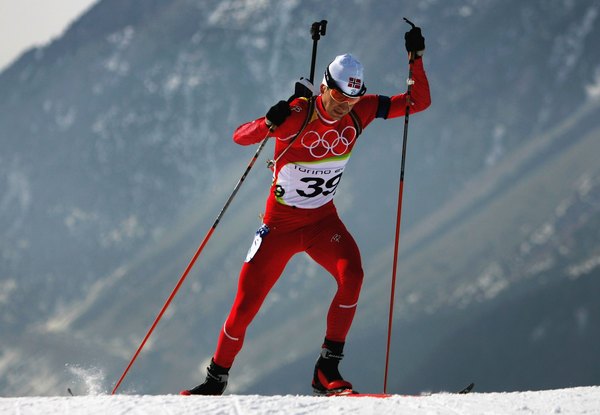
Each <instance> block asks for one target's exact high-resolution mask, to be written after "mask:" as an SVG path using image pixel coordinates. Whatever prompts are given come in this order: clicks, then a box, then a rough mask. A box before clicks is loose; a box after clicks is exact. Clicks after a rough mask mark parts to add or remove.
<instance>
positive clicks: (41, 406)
mask: <svg viewBox="0 0 600 415" xmlns="http://www.w3.org/2000/svg"><path fill="white" fill-rule="evenodd" d="M598 402H600V387H599V386H591V387H580V388H572V389H557V390H548V391H537V392H512V393H473V394H470V395H455V394H447V393H440V394H434V395H430V396H418V397H414V396H399V395H396V396H394V397H391V398H387V399H378V398H347V397H344V398H319V397H311V396H291V395H288V396H258V395H227V396H221V397H185V396H177V395H158V396H140V395H119V396H110V395H100V396H81V397H45V398H1V399H0V412H1V413H3V414H46V415H52V414H60V415H63V414H71V413H77V414H112V415H116V414H126V413H143V414H180V415H183V414H197V413H200V412H201V413H202V414H206V415H211V414H215V415H216V414H248V415H250V414H254V415H257V414H286V415H295V414H298V415H300V414H328V415H329V414H392V413H393V414H407V415H420V414H427V415H437V414H439V415H442V414H450V413H460V414H462V415H469V414H477V415H480V414H488V415H493V414H516V413H523V414H600V408H599V405H598Z"/></svg>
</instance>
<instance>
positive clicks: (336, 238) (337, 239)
mask: <svg viewBox="0 0 600 415" xmlns="http://www.w3.org/2000/svg"><path fill="white" fill-rule="evenodd" d="M341 239H342V235H340V234H339V233H336V234H335V235H333V236H332V237H331V240H330V241H329V242H337V243H339V242H340V240H341Z"/></svg>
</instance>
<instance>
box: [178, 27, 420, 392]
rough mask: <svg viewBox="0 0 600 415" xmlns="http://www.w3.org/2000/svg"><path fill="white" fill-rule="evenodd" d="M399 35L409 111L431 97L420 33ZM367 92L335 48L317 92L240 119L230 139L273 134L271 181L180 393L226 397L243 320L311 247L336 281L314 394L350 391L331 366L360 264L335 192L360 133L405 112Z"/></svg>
mask: <svg viewBox="0 0 600 415" xmlns="http://www.w3.org/2000/svg"><path fill="white" fill-rule="evenodd" d="M404 38H405V46H406V49H407V51H408V52H409V54H412V56H413V58H414V63H413V67H412V77H413V81H414V84H413V86H412V91H411V97H410V99H411V100H410V104H409V105H410V113H411V114H412V113H415V112H419V111H423V110H424V109H426V108H427V107H428V106H429V105H430V103H431V99H430V95H429V84H428V81H427V76H426V74H425V71H424V69H423V61H422V59H421V56H422V55H423V52H424V49H425V39H424V38H423V36H422V34H421V29H420V28H418V27H413V28H412V29H411V30H410V31H409V32H407V33H406V34H405V36H404ZM366 90H367V88H366V86H365V83H364V77H363V66H362V65H361V63H360V62H359V61H358V60H357V59H356V58H355V57H354V56H353V55H351V54H344V55H340V56H337V57H336V58H335V59H334V60H333V61H332V62H331V63H330V64H329V65H328V66H327V68H326V69H325V74H324V77H323V81H322V83H321V85H320V94H319V95H318V96H317V97H316V98H312V99H310V100H309V99H307V97H298V98H295V99H294V100H293V101H291V103H288V102H287V101H280V102H278V103H277V104H275V105H274V106H273V107H271V108H270V109H269V111H268V112H267V114H266V116H265V117H262V118H259V119H257V120H255V121H252V122H249V123H246V124H243V125H241V126H240V127H238V128H237V129H236V131H235V132H234V134H233V139H234V141H235V142H236V143H238V144H241V145H250V144H255V143H258V142H261V141H262V140H263V139H264V137H265V136H266V135H267V134H268V132H269V131H271V137H274V138H275V139H276V142H275V164H274V165H273V183H272V187H271V192H270V194H269V197H268V199H267V202H266V211H265V214H264V218H263V225H262V226H261V227H260V228H259V229H258V231H257V232H256V236H255V239H254V241H253V243H252V246H251V248H250V250H249V251H248V254H247V256H246V260H245V262H244V264H243V266H242V269H241V272H240V276H239V282H238V291H237V294H236V297H235V300H234V303H233V306H232V308H231V311H230V313H229V315H228V317H227V319H226V320H225V323H224V324H223V326H222V328H221V332H220V335H219V339H218V343H217V348H216V351H215V354H214V356H213V358H212V359H211V363H210V366H209V367H208V368H207V375H206V380H205V381H204V383H202V384H200V385H198V386H196V387H195V388H192V389H189V390H184V391H182V392H181V394H183V395H221V394H223V392H224V391H225V387H226V386H227V380H228V374H229V369H230V368H231V366H232V365H233V362H234V359H235V357H236V355H237V354H238V352H239V351H240V350H241V348H242V344H243V341H244V336H245V333H246V329H247V327H248V326H249V324H250V323H251V321H252V320H253V318H254V316H255V315H256V313H257V312H258V310H259V308H260V306H261V305H262V303H263V301H264V299H265V297H266V296H267V294H268V293H269V291H270V290H271V288H272V287H273V285H274V284H275V282H276V281H277V280H278V278H279V277H280V275H281V273H282V272H283V269H284V267H285V265H286V264H287V262H288V261H289V260H290V258H291V257H292V256H293V255H294V254H296V253H299V252H306V253H308V255H309V256H310V257H311V258H312V259H313V260H314V261H316V262H317V263H318V264H320V265H322V266H323V267H324V268H325V269H326V270H327V271H329V272H330V273H331V274H332V275H333V277H334V278H335V280H336V282H337V286H338V288H337V292H336V294H335V296H334V298H333V301H332V303H331V305H330V308H329V311H328V314H327V329H326V333H325V340H324V342H323V345H322V348H321V353H320V356H319V358H318V360H317V362H316V365H315V369H314V376H313V380H312V387H313V390H314V391H315V393H316V394H320V395H327V394H331V393H335V392H339V391H343V390H352V384H351V383H350V382H348V381H346V380H345V379H344V378H343V377H342V375H341V374H340V372H339V370H338V364H339V363H340V361H341V360H342V357H343V348H344V344H345V339H346V335H347V334H348V331H349V330H350V326H351V324H352V320H353V317H354V314H355V311H356V307H357V304H358V297H359V293H360V289H361V284H362V280H363V270H362V265H361V258H360V252H359V250H358V247H357V245H356V243H355V241H354V239H353V237H352V235H350V233H349V232H348V230H347V229H346V227H345V226H344V224H343V223H342V221H341V220H340V218H339V217H338V214H337V211H336V208H335V206H334V204H333V197H334V195H335V193H336V189H337V186H338V185H339V183H340V179H341V177H342V173H343V172H344V169H345V166H346V163H347V162H348V159H349V157H350V154H351V152H352V148H353V147H354V144H355V143H356V140H357V138H358V135H359V134H360V132H361V131H362V130H363V129H364V128H366V127H367V126H368V125H369V124H370V123H371V122H372V121H373V120H374V119H375V118H383V119H387V118H396V117H400V116H403V115H405V109H406V106H407V97H406V94H403V93H400V94H398V95H394V96H392V97H387V96H383V95H371V94H369V95H366V94H365V93H366ZM297 91H298V88H297ZM306 95H308V96H309V97H310V95H311V94H306ZM305 121H308V124H306V123H305ZM303 127H304V128H303ZM299 131H300V133H299V134H298V132H299Z"/></svg>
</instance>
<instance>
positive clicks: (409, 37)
mask: <svg viewBox="0 0 600 415" xmlns="http://www.w3.org/2000/svg"><path fill="white" fill-rule="evenodd" d="M404 45H405V46H406V51H407V52H415V53H416V55H417V56H423V52H424V51H425V38H424V37H423V35H421V28H420V27H416V26H414V25H413V28H412V29H410V31H408V32H406V33H405V34H404Z"/></svg>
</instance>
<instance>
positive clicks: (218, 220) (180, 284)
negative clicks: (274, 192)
mask: <svg viewBox="0 0 600 415" xmlns="http://www.w3.org/2000/svg"><path fill="white" fill-rule="evenodd" d="M268 135H269V133H267V136H268ZM267 136H265V138H264V139H263V140H262V142H261V143H260V145H259V146H258V149H257V150H256V153H254V156H253V157H252V159H251V160H250V162H249V163H248V166H247V167H246V170H245V171H244V174H242V177H241V178H240V180H239V181H238V182H237V184H236V186H235V188H234V189H233V192H232V193H231V195H230V196H229V199H227V202H226V203H225V205H224V206H223V209H221V212H220V213H219V215H218V216H217V219H216V220H215V222H214V223H213V225H212V226H211V228H210V229H209V230H208V232H207V233H206V236H205V237H204V239H203V240H202V243H200V246H199V247H198V249H197V250H196V253H195V254H194V256H193V257H192V259H191V260H190V263H189V264H188V266H187V267H186V269H185V271H184V272H183V274H182V275H181V277H180V278H179V281H178V282H177V285H175V288H173V291H172V292H171V294H170V295H169V298H167V301H166V302H165V304H164V305H163V306H162V308H161V310H160V312H159V313H158V315H157V316H156V318H155V319H154V323H152V326H151V327H150V330H148V333H146V336H145V337H144V340H142V343H141V344H140V345H139V347H138V348H137V350H136V352H135V354H134V355H133V357H132V358H131V360H130V362H129V364H128V365H127V367H126V368H125V371H124V372H123V374H122V375H121V377H120V378H119V380H118V381H117V383H116V385H115V387H114V388H113V390H112V395H114V394H115V393H116V392H117V389H119V386H121V383H122V382H123V380H124V379H125V376H127V373H128V372H129V369H131V366H133V363H134V362H135V360H136V359H137V357H138V355H139V354H140V352H141V351H142V349H143V348H144V346H145V345H146V342H147V341H148V339H149V338H150V336H151V335H152V332H153V331H154V329H155V328H156V326H157V325H158V322H159V321H160V319H161V318H162V316H163V314H165V311H167V308H169V305H170V304H171V301H173V298H175V295H177V292H178V291H179V289H180V288H181V286H182V284H183V282H184V281H185V279H186V278H187V276H188V274H189V273H190V271H191V269H192V267H193V266H194V263H195V262H196V260H197V259H198V257H199V256H200V253H201V252H202V250H204V247H205V246H206V244H207V243H208V241H209V240H210V238H211V236H212V234H213V232H214V231H215V229H216V228H217V226H218V225H219V222H220V221H221V218H222V217H223V215H224V214H225V211H226V210H227V208H228V207H229V205H230V204H231V201H232V200H233V198H234V197H235V195H236V194H237V192H238V190H239V189H240V187H241V186H242V183H243V182H244V180H245V179H246V176H248V173H249V172H250V170H251V169H252V166H254V163H256V160H257V159H258V156H259V154H260V152H261V151H262V149H263V148H264V146H265V144H266V143H267Z"/></svg>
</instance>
